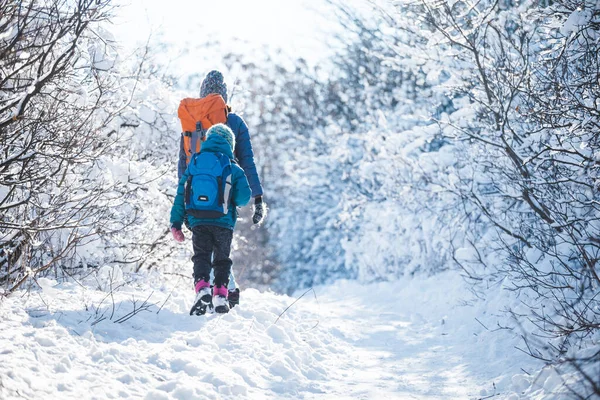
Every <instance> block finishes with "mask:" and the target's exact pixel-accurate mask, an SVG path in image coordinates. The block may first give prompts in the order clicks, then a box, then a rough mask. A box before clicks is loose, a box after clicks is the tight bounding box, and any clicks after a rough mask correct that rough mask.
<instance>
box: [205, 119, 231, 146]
mask: <svg viewBox="0 0 600 400" xmlns="http://www.w3.org/2000/svg"><path fill="white" fill-rule="evenodd" d="M211 135H217V136H221V137H222V138H223V139H225V140H227V143H229V145H230V146H231V151H233V150H234V149H235V135H234V134H233V131H232V130H231V129H229V127H228V126H227V125H225V124H215V125H213V126H211V127H210V128H209V129H208V131H206V138H207V139H209V138H210V136H211Z"/></svg>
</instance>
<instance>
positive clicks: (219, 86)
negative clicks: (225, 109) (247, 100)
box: [200, 70, 227, 103]
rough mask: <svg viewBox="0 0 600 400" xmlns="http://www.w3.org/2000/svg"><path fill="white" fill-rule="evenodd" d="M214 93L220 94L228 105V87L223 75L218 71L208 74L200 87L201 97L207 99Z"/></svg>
mask: <svg viewBox="0 0 600 400" xmlns="http://www.w3.org/2000/svg"><path fill="white" fill-rule="evenodd" d="M213 93H216V94H220V95H221V97H223V100H225V103H227V85H226V84H225V82H224V80H223V74H222V73H221V72H219V71H217V70H212V71H210V72H209V73H208V74H206V77H205V78H204V80H203V81H202V85H201V86H200V97H206V96H208V95H209V94H213Z"/></svg>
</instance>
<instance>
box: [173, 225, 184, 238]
mask: <svg viewBox="0 0 600 400" xmlns="http://www.w3.org/2000/svg"><path fill="white" fill-rule="evenodd" d="M171 233H172V234H173V239H175V240H176V241H177V242H183V241H184V240H185V236H184V235H183V232H181V229H177V228H175V227H172V228H171Z"/></svg>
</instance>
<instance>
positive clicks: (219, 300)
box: [212, 286, 229, 314]
mask: <svg viewBox="0 0 600 400" xmlns="http://www.w3.org/2000/svg"><path fill="white" fill-rule="evenodd" d="M212 304H213V306H214V307H215V312H216V313H219V314H225V313H228V312H229V302H228V301H227V288H226V287H225V286H215V287H213V299H212Z"/></svg>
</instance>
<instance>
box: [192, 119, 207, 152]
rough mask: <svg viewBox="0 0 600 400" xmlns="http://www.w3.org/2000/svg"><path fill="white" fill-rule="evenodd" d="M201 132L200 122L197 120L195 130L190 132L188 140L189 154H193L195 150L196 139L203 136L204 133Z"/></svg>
mask: <svg viewBox="0 0 600 400" xmlns="http://www.w3.org/2000/svg"><path fill="white" fill-rule="evenodd" d="M202 132H203V129H202V122H200V121H198V122H196V130H195V131H194V132H192V137H191V141H190V156H193V155H194V153H195V152H196V145H197V144H198V140H201V139H202V138H203V137H204V134H203V133H202Z"/></svg>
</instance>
